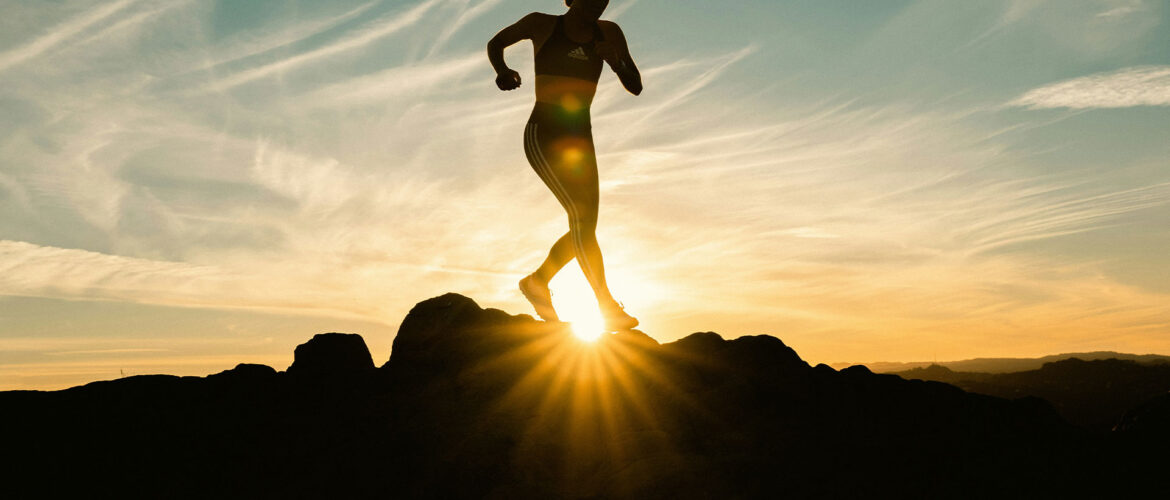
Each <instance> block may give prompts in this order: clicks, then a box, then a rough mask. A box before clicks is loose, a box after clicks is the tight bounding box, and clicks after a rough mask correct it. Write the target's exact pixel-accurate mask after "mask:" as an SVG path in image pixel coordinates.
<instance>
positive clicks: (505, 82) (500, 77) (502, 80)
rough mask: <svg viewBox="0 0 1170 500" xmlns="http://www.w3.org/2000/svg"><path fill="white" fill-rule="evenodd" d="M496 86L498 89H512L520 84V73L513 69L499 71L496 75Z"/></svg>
mask: <svg viewBox="0 0 1170 500" xmlns="http://www.w3.org/2000/svg"><path fill="white" fill-rule="evenodd" d="M496 86H497V87H499V88H500V90H512V89H514V88H517V87H519V86H520V73H517V72H516V71H515V70H510V69H509V70H506V71H501V72H500V73H499V74H497V75H496Z"/></svg>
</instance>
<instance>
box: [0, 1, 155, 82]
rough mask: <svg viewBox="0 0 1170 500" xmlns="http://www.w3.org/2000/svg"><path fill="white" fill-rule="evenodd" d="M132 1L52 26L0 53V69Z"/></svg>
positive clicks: (92, 11) (103, 7)
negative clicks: (24, 42)
mask: <svg viewBox="0 0 1170 500" xmlns="http://www.w3.org/2000/svg"><path fill="white" fill-rule="evenodd" d="M132 3H133V0H119V1H117V2H114V3H110V4H106V5H104V6H102V7H99V8H96V9H93V10H91V11H89V12H86V13H85V14H83V15H80V16H77V17H76V18H74V19H70V20H68V21H66V22H64V23H61V24H60V25H57V26H54V27H53V28H51V29H50V30H49V32H48V33H46V34H44V35H42V36H41V37H39V38H37V39H35V40H33V41H31V42H28V43H26V44H24V45H22V46H20V47H17V48H15V49H12V50H8V51H5V52H3V53H0V71H2V70H5V69H7V68H9V67H11V66H14V65H17V64H20V63H22V62H24V61H27V60H29V59H32V58H34V57H36V56H38V55H41V54H42V53H44V52H46V51H48V50H50V49H52V48H53V47H56V46H57V45H59V44H60V43H61V42H64V41H65V40H68V39H69V38H70V37H73V36H75V35H77V34H78V33H81V32H82V31H84V30H86V29H87V28H89V27H91V26H93V25H95V24H97V23H100V22H102V21H103V20H105V19H106V18H108V17H110V16H112V15H114V14H116V13H117V12H118V11H120V10H122V9H124V8H126V7H127V6H129V5H130V4H132Z"/></svg>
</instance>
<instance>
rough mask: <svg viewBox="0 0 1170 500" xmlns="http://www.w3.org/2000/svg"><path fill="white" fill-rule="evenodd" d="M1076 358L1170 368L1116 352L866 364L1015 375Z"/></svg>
mask: <svg viewBox="0 0 1170 500" xmlns="http://www.w3.org/2000/svg"><path fill="white" fill-rule="evenodd" d="M1073 358H1076V359H1079V360H1082V361H1096V360H1098V359H1120V360H1128V361H1134V362H1137V363H1139V364H1143V365H1159V364H1167V365H1170V356H1162V355H1159V354H1128V353H1123V352H1113V351H1093V352H1066V353H1063V354H1053V355H1050V356H1042V357H1039V358H974V359H964V360H960V361H916V362H908V363H899V362H892V361H878V362H872V363H864V364H865V366H866V367H867V368H869V369H870V370H872V371H873V372H875V373H899V372H905V371H908V370H913V369H915V368H927V367H930V366H935V365H937V366H941V367H944V368H946V369H948V370H951V371H956V372H970V373H1013V372H1023V371H1029V370H1039V369H1040V368H1041V367H1043V366H1044V365H1046V364H1048V363H1055V362H1057V361H1064V360H1066V359H1073ZM854 364H857V363H832V364H831V365H830V366H832V367H833V368H837V369H842V368H848V367H850V366H853V365H854Z"/></svg>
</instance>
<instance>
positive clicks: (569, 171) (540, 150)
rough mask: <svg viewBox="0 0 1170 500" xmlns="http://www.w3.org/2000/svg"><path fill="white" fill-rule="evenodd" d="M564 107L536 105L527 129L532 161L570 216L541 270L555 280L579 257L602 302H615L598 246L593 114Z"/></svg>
mask: <svg viewBox="0 0 1170 500" xmlns="http://www.w3.org/2000/svg"><path fill="white" fill-rule="evenodd" d="M558 111H559V107H557V106H552V105H546V104H544V103H540V102H538V103H537V106H536V108H535V109H533V112H532V117H531V118H529V121H528V125H527V127H525V129H524V153H525V155H526V156H527V157H528V163H529V164H531V165H532V169H533V170H535V171H536V175H538V176H540V180H542V181H544V184H545V185H546V186H548V188H549V190H550V191H552V193H553V195H554V196H556V198H557V201H559V202H560V203H561V206H562V207H564V209H565V212H566V213H567V214H568V216H569V231H568V232H567V233H565V235H564V236H562V237H561V238H560V239H559V240H557V242H556V243H555V244H554V245H553V247H552V249H551V250H550V251H549V255H548V259H547V260H545V263H544V264H543V265H542V266H541V269H542V271H545V272H550V271H551V273H550V274H548V275H547V276H545V277H546V278H549V279H551V277H552V274H555V273H556V271H557V270H559V269H560V268H561V267H562V266H564V265H565V264H566V263H568V262H569V260H572V259H573V258H576V259H577V262H578V264H580V265H581V271H582V272H583V273H584V274H585V278H586V279H587V280H589V285H590V286H591V287H593V290H594V293H595V294H597V299H598V301H599V302H604V301H606V300H609V301H612V300H613V299H612V297H611V296H610V295H609V289H608V287H607V286H606V283H605V266H604V264H603V263H602V259H601V249H600V247H598V245H597V236H596V229H597V204H598V188H597V159H596V157H595V152H594V149H593V136H592V132H591V128H590V125H589V115H588V110H584V111H583V112H579V113H577V116H570V117H566V116H564V114H563V113H559V112H558Z"/></svg>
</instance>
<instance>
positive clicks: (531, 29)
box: [487, 12, 542, 90]
mask: <svg viewBox="0 0 1170 500" xmlns="http://www.w3.org/2000/svg"><path fill="white" fill-rule="evenodd" d="M541 16H542V14H538V13H536V12H533V13H531V14H528V15H527V16H524V17H523V18H521V19H520V20H519V21H516V22H515V23H514V24H512V25H511V26H508V27H507V28H504V29H502V30H500V32H499V33H496V36H493V37H492V39H491V40H488V43H487V56H488V61H489V62H491V63H492V68H494V69H495V70H496V86H497V87H499V88H500V90H512V89H514V88H517V87H519V86H520V73H517V72H516V71H514V70H513V69H512V68H509V67H508V65H507V63H505V62H504V49H505V48H507V47H508V46H510V45H512V44H514V43H516V42H519V41H521V40H531V39H532V38H533V35H534V34H535V33H536V30H537V28H538V27H539V25H540V21H541V19H540V18H541Z"/></svg>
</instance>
